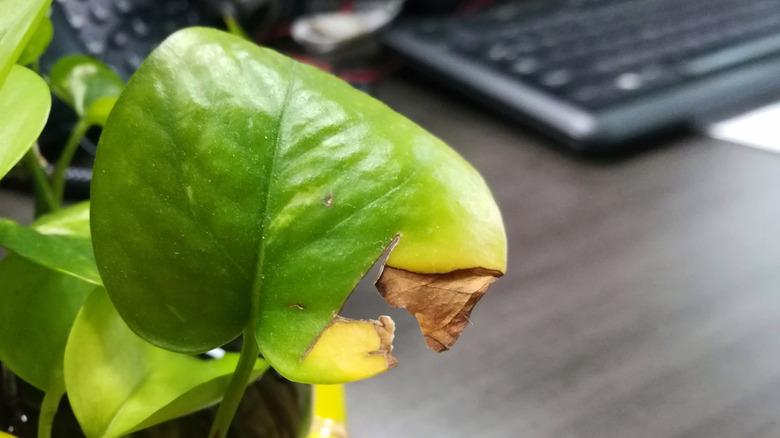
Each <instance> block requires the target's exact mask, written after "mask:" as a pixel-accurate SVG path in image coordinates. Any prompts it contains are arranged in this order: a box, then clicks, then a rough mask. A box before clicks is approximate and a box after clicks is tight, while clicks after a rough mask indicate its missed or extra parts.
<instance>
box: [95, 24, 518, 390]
mask: <svg viewBox="0 0 780 438" xmlns="http://www.w3.org/2000/svg"><path fill="white" fill-rule="evenodd" d="M92 200H93V210H92V231H93V236H94V246H95V253H96V258H97V261H98V265H99V269H100V272H101V274H102V276H103V279H104V281H105V285H106V287H107V289H108V293H109V294H110V295H111V299H112V301H113V302H114V304H115V305H116V306H117V310H118V311H119V313H120V314H121V315H122V317H123V318H124V319H125V321H126V322H127V323H128V325H129V326H130V327H132V329H133V330H134V331H135V332H136V333H138V334H139V335H140V336H141V337H143V338H144V339H147V340H148V341H150V342H152V343H153V344H155V345H158V346H161V347H163V348H167V349H171V350H174V351H181V352H199V351H205V350H208V349H210V348H213V347H216V346H219V345H222V344H223V343H225V342H227V341H229V340H230V339H233V338H235V337H236V336H237V335H238V334H239V333H241V332H242V331H243V330H244V329H245V328H249V329H251V330H252V331H254V333H255V334H256V340H257V342H258V345H259V347H260V350H261V352H262V353H263V356H264V357H265V358H266V359H267V360H268V361H269V363H270V364H271V366H273V367H274V368H276V369H277V370H278V371H279V372H280V373H282V374H283V375H285V376H286V377H288V378H289V379H291V380H296V381H305V382H312V383H337V382H343V381H349V380H355V379H359V378H363V377H367V376H370V375H373V374H376V373H379V372H382V371H384V370H386V369H388V368H390V367H392V366H393V365H394V359H393V358H392V357H391V356H390V341H391V340H392V329H393V327H392V321H390V319H389V318H387V317H383V318H381V319H380V321H353V320H346V319H344V318H341V317H339V316H337V313H338V311H339V309H340V308H341V306H342V304H343V303H344V301H345V300H346V298H347V297H348V296H349V294H350V292H351V291H352V289H353V288H354V287H355V285H356V284H357V283H358V281H359V280H360V278H361V277H362V276H363V275H364V274H365V272H366V271H367V270H368V269H369V268H370V267H371V265H372V264H373V263H374V261H375V260H377V258H378V257H379V256H380V255H381V254H382V252H383V251H384V250H385V249H386V248H388V247H389V246H391V245H392V244H394V243H396V242H397V245H396V246H395V248H394V250H393V252H392V253H391V254H390V257H389V259H388V261H387V269H385V274H383V278H385V279H386V280H387V281H385V282H384V283H383V285H384V287H385V294H386V295H387V296H392V297H394V298H393V301H392V303H393V304H394V305H399V306H412V307H413V308H416V307H422V308H423V310H421V311H420V312H421V313H420V312H418V313H419V314H420V315H423V317H424V318H427V319H426V320H425V325H423V322H424V319H420V321H421V326H423V329H424V330H428V331H431V330H432V331H435V330H434V329H432V328H431V327H433V326H435V325H436V324H438V323H441V325H442V326H447V333H445V334H446V335H447V336H449V338H450V339H447V340H444V341H440V340H439V339H440V338H441V337H442V335H441V334H440V333H433V332H431V333H432V334H429V333H426V337H430V338H431V339H433V340H434V341H436V342H439V343H440V344H441V345H442V346H444V348H446V347H447V346H448V345H451V343H452V342H454V339H455V338H457V335H458V334H459V333H460V330H462V328H463V327H464V326H465V325H466V323H467V321H468V313H469V312H470V311H471V308H472V307H473V305H474V303H476V300H477V299H479V297H480V296H481V294H482V293H484V291H485V289H486V288H487V286H488V285H489V284H490V282H492V281H493V280H494V279H495V277H496V276H499V275H501V273H502V272H503V271H504V269H505V266H506V238H505V234H504V229H503V224H502V221H501V216H500V214H499V211H498V208H497V206H496V205H495V202H494V201H493V198H492V196H491V194H490V191H489V189H488V188H487V186H486V184H485V183H484V181H483V180H482V178H481V177H480V176H479V174H478V173H477V172H476V171H475V170H474V169H473V168H472V167H471V166H469V165H468V164H467V163H466V162H465V161H464V160H463V159H462V158H461V157H460V156H459V155H458V154H457V153H455V152H454V151H452V150H451V149H450V148H449V147H447V146H446V145H445V144H444V143H442V142H441V141H440V140H438V139H436V138H435V137H433V136H432V135H431V134H429V133H427V132H426V131H424V130H423V129H422V128H420V127H419V126H417V125H415V124H414V123H412V122H410V121H409V120H407V119H405V118H403V117H402V116H400V115H398V114H396V113H395V112H393V111H392V110H390V109H388V108H387V107H386V106H384V105H383V104H381V103H379V102H377V101H376V100H374V99H372V98H371V97H369V96H367V95H365V94H363V93H361V92H359V91H357V90H355V89H353V88H352V87H350V86H349V85H348V84H346V83H344V82H343V81H341V80H338V79H336V78H334V77H333V76H330V75H328V74H326V73H323V72H321V71H319V70H317V69H316V68H313V67H310V66H306V65H303V64H299V63H297V62H295V61H293V60H291V59H289V58H287V57H285V56H282V55H280V54H278V53H276V52H274V51H271V50H268V49H263V48H260V47H257V46H255V45H253V44H251V43H249V42H247V41H244V40H242V39H240V38H238V37H235V36H231V35H229V34H226V33H223V32H219V31H215V30H210V29H201V28H193V29H186V30H183V31H180V32H177V33H176V34H174V35H173V36H171V37H170V38H169V39H167V40H166V41H165V42H164V43H163V44H162V45H161V46H160V47H159V48H158V49H157V50H155V51H154V52H153V53H152V54H151V55H150V57H149V58H148V59H147V60H146V62H145V63H144V64H143V65H142V66H141V67H140V68H139V69H138V71H137V72H136V74H135V75H134V76H133V78H131V80H130V82H129V83H128V85H127V87H126V89H125V91H124V92H123V94H122V95H121V96H120V98H119V100H118V102H117V104H116V105H115V107H114V110H113V111H112V112H111V115H110V117H109V119H108V122H107V124H106V127H105V129H104V131H103V134H102V137H101V140H100V146H99V148H98V155H97V161H96V164H95V174H94V180H93V186H92ZM397 236H400V237H399V238H397ZM391 268H392V269H391ZM388 272H389V273H390V274H388ZM399 273H409V274H410V275H412V276H413V275H418V276H420V277H424V278H425V279H419V282H418V283H419V284H416V285H413V287H407V286H408V285H410V284H412V283H414V281H418V279H416V277H415V278H411V279H410V280H409V281H406V283H404V282H403V281H401V280H400V279H398V278H396V277H397V276H398V275H400V274H399ZM391 274H392V275H391ZM388 275H391V276H390V277H388ZM426 276H427V277H426ZM428 277H430V278H428ZM439 277H442V278H444V277H446V278H445V279H448V281H449V282H447V283H446V284H445V285H443V286H441V287H439V288H438V289H437V288H432V287H428V286H427V285H430V284H438V283H436V282H437V281H438V280H439ZM389 280H393V281H389ZM475 285H476V286H475ZM472 286H474V287H473V288H472ZM447 294H449V295H447ZM445 295H446V296H445ZM404 299H407V300H408V302H404ZM426 300H428V301H426ZM389 301H390V300H389ZM437 302H438V303H440V304H438V305H437V304H435V303H437ZM450 302H451V303H452V304H450ZM415 306H416V307H415ZM426 312H427V313H426ZM449 322H452V323H453V324H454V325H453V326H452V327H450V324H449ZM450 328H452V333H450V331H449V330H450ZM182 333H186V334H187V336H186V337H185V336H182ZM431 342H433V341H431ZM431 342H429V344H431Z"/></svg>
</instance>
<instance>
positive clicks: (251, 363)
mask: <svg viewBox="0 0 780 438" xmlns="http://www.w3.org/2000/svg"><path fill="white" fill-rule="evenodd" d="M258 352H259V350H258V348H257V342H256V341H255V336H254V333H252V330H246V331H245V332H244V344H243V345H242V346H241V356H239V358H238V365H237V366H236V371H234V372H233V377H231V379H230V383H229V384H228V388H227V391H226V392H225V397H224V398H223V399H222V403H221V404H220V405H219V410H218V411H217V416H216V418H214V423H212V425H211V432H209V438H225V437H226V436H227V432H228V429H229V428H230V423H231V422H232V421H233V417H234V416H235V415H236V410H238V404H239V403H240V402H241V397H243V396H244V391H245V390H246V384H247V383H248V381H249V376H250V375H252V370H253V369H254V367H255V362H256V361H257V354H258Z"/></svg>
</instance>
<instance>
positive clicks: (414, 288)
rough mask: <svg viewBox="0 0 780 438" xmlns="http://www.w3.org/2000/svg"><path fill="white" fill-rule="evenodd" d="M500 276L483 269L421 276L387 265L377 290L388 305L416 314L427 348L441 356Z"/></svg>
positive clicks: (378, 281)
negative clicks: (478, 302) (475, 306)
mask: <svg viewBox="0 0 780 438" xmlns="http://www.w3.org/2000/svg"><path fill="white" fill-rule="evenodd" d="M501 275H502V274H501V272H498V271H493V270H490V269H484V268H471V269H459V270H456V271H452V272H447V273H443V274H420V273H417V272H411V271H407V270H404V269H399V268H394V267H392V266H384V268H383V269H382V273H381V274H380V276H379V279H378V280H377V282H376V288H377V290H378V291H379V294H380V295H382V297H383V298H384V299H385V301H387V303H388V304H390V305H391V306H393V307H400V308H405V309H406V310H407V311H408V312H409V313H411V314H412V315H414V316H415V317H416V318H417V322H418V323H419V324H420V330H421V331H422V333H423V336H425V342H426V344H428V348H430V349H432V350H435V351H436V352H439V353H441V352H442V351H445V350H449V348H450V347H451V346H452V344H454V343H455V341H457V340H458V337H459V336H460V334H461V332H462V331H463V329H464V328H466V325H467V324H468V322H469V315H471V311H472V309H473V308H474V305H476V304H477V301H479V299H480V298H482V295H484V294H485V291H487V289H488V287H490V285H491V284H493V282H494V281H496V280H497V279H498V277H500V276H501Z"/></svg>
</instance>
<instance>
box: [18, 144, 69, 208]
mask: <svg viewBox="0 0 780 438" xmlns="http://www.w3.org/2000/svg"><path fill="white" fill-rule="evenodd" d="M24 164H25V165H26V166H27V168H28V170H29V171H30V173H32V177H33V184H34V185H35V193H36V198H37V199H38V200H40V203H41V204H43V205H41V208H40V209H39V208H36V210H38V211H37V213H39V214H38V216H39V215H40V214H43V213H47V212H52V211H56V210H58V209H59V208H60V203H59V201H57V197H56V196H54V191H53V190H52V188H51V185H49V180H48V179H47V178H46V171H45V170H44V169H43V166H42V165H41V162H40V160H38V153H37V148H36V147H35V145H33V147H32V148H30V150H29V151H27V154H26V155H25V156H24Z"/></svg>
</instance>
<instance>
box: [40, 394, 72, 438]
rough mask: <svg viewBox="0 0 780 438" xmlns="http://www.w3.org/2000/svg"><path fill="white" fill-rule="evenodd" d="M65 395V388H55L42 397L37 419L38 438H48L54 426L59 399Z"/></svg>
mask: <svg viewBox="0 0 780 438" xmlns="http://www.w3.org/2000/svg"><path fill="white" fill-rule="evenodd" d="M63 394H65V388H55V389H52V390H50V391H49V392H47V393H46V394H45V395H44V396H43V402H42V403H41V416H40V417H38V438H50V437H51V429H52V425H53V424H54V416H55V415H57V409H58V408H59V406H60V399H61V398H62V396H63Z"/></svg>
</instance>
